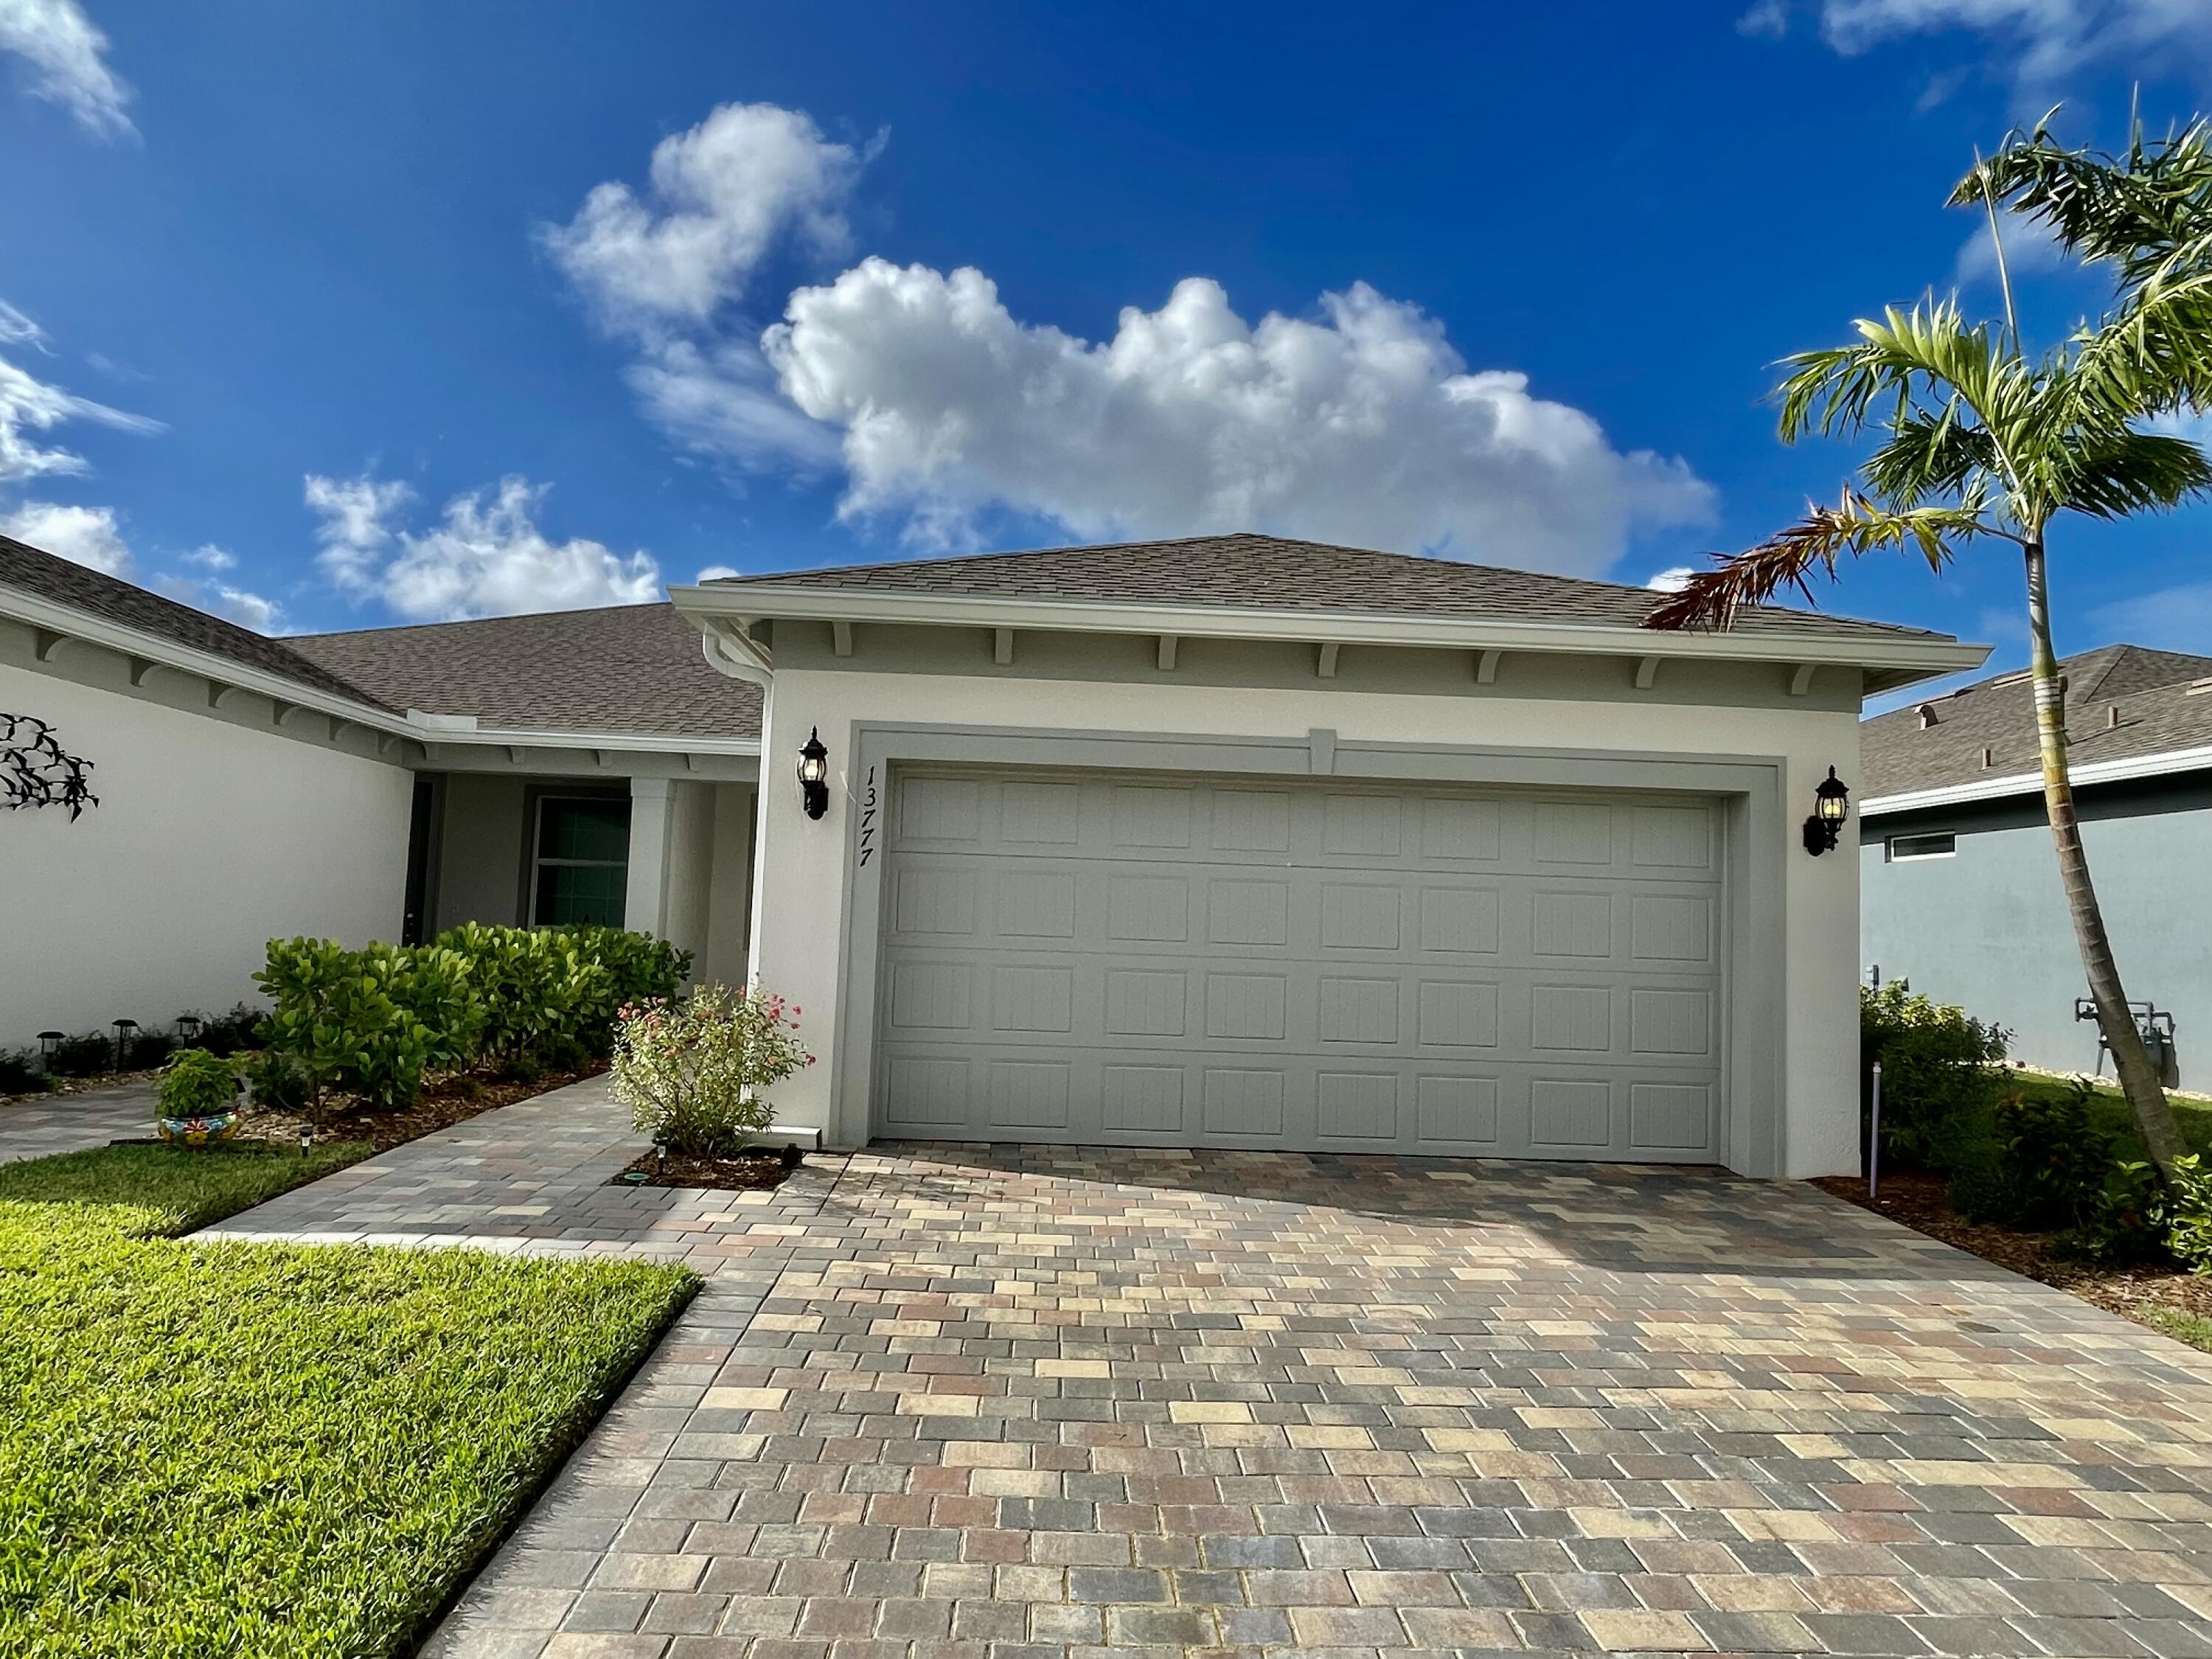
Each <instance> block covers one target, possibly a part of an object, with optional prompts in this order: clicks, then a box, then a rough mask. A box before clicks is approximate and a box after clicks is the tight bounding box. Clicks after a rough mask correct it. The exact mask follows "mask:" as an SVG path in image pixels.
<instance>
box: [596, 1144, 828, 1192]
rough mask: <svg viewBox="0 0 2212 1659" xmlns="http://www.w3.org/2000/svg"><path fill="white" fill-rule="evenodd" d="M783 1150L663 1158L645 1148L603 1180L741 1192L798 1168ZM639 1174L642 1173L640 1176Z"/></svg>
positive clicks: (777, 1183)
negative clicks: (705, 1156) (620, 1170)
mask: <svg viewBox="0 0 2212 1659" xmlns="http://www.w3.org/2000/svg"><path fill="white" fill-rule="evenodd" d="M797 1150H798V1149H797V1148H796V1147H794V1148H792V1149H791V1152H790V1153H786V1152H780V1151H779V1152H740V1153H738V1156H737V1157H735V1158H701V1157H695V1156H692V1155H690V1154H687V1153H682V1152H671V1153H669V1154H667V1155H666V1156H665V1158H664V1157H662V1156H660V1155H659V1154H656V1153H653V1152H647V1153H645V1154H643V1155H642V1156H641V1157H639V1158H635V1159H633V1160H632V1161H631V1163H630V1164H629V1168H627V1169H625V1170H623V1172H622V1173H621V1174H620V1175H618V1176H615V1177H614V1179H613V1180H611V1181H610V1182H607V1185H608V1186H610V1187H690V1188H704V1189H706V1190H708V1191H711V1192H731V1193H741V1192H744V1191H747V1190H749V1189H754V1188H763V1187H781V1185H783V1183H784V1182H786V1181H787V1180H788V1179H790V1177H791V1175H792V1172H793V1170H797V1169H798V1168H799V1158H797V1157H796V1156H794V1155H793V1154H795V1153H796V1152H797ZM640 1177H642V1179H641V1178H640Z"/></svg>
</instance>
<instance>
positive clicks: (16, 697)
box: [0, 659, 412, 1045]
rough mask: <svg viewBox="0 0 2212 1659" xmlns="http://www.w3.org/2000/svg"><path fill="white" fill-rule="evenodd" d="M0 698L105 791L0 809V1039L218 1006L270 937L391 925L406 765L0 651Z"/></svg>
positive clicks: (164, 1018) (154, 1019)
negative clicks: (70, 676) (94, 799)
mask: <svg viewBox="0 0 2212 1659" xmlns="http://www.w3.org/2000/svg"><path fill="white" fill-rule="evenodd" d="M117 667H118V672H119V671H120V659H117ZM0 708H5V709H8V710H9V711H10V712H13V713H20V714H35V715H37V716H39V717H40V718H41V719H43V720H48V721H50V722H51V723H52V724H53V725H54V726H56V727H57V728H58V732H59V733H60V735H61V738H62V739H63V740H64V743H65V744H66V745H67V746H68V747H69V748H70V750H73V751H75V752H76V753H79V754H82V755H83V756H85V757H88V759H90V760H92V761H93V762H94V763H95V769H94V774H93V785H94V789H95V791H96V792H97V793H98V794H99V796H100V805H98V806H97V807H95V808H94V809H92V810H90V811H87V812H86V813H85V815H84V816H83V817H82V818H80V819H79V820H78V821H77V822H76V823H70V822H69V820H68V817H67V816H66V815H65V814H64V813H62V812H58V811H52V810H51V809H43V810H40V811H18V812H0V872H4V877H5V881H4V887H5V897H4V914H0V940H4V942H0V1044H5V1045H13V1044H16V1043H21V1042H28V1041H29V1040H30V1039H31V1038H32V1037H33V1036H34V1035H35V1034H36V1033H37V1032H39V1031H40V1030H46V1029H47V1028H49V1027H52V1028H56V1029H58V1030H67V1031H80V1030H92V1029H94V1028H104V1027H106V1025H107V1024H108V1022H109V1021H111V1020H112V1019H115V1018H118V1017H119V1016H127V1017H128V1018H132V1019H136V1020H138V1021H139V1022H141V1023H142V1024H146V1025H149V1026H151V1025H155V1024H162V1025H166V1024H167V1023H168V1021H169V1020H170V1019H171V1018H173V1017H174V1016H175V1015H176V1014H177V1013H179V1012H182V1011H185V1010H191V1009H200V1010H209V1011H219V1010H222V1009H227V1008H228V1007H229V1006H231V1005H232V1004H233V1003H234V1002H237V1001H239V1000H241V999H246V998H251V997H252V995H253V994H254V992H253V985H252V974H253V971H254V970H255V969H257V968H258V967H259V966H260V965H261V963H262V961H263V956H264V952H263V947H264V944H265V943H266V942H267V940H268V939H270V938H271V937H274V936H276V935H280V934H281V935H288V936H289V935H291V934H295V933H312V934H320V935H328V936H331V937H335V938H337V939H345V940H347V941H349V942H360V941H362V940H366V939H371V938H381V939H392V938H396V937H398V929H399V923H400V908H401V905H402V903H403V899H404V894H403V889H404V878H405V872H406V859H407V823H408V811H409V803H410V790H411V787H412V779H411V776H410V774H409V773H408V772H407V771H406V770H405V769H403V768H401V767H398V766H394V765H390V764H386V763H383V762H380V761H377V760H374V759H371V758H368V757H363V756H360V755H355V754H349V753H346V752H344V751H343V750H338V749H335V748H331V747H327V746H323V745H319V744H313V743H305V742H300V741H296V740H295V739H293V738H287V737H282V736H279V735H277V734H276V733H275V732H267V731H259V730H254V729H252V728H250V727H247V726H242V725H239V724H236V723H234V722H232V721H229V720H216V719H210V718H209V717H208V716H206V715H205V714H196V713H192V712H189V711H187V710H185V709H182V708H173V707H168V706H166V705H165V704H164V703H162V702H156V701H152V700H150V699H147V698H141V697H134V696H129V695H126V694H125V693H123V692H120V691H112V690H103V689H100V688H99V687H96V686H91V685H85V684H76V683H72V682H71V681H69V680H66V679H63V678H57V677H53V676H49V675H45V674H39V673H33V672H31V671H27V670H26V669H22V668H18V667H15V666H13V665H9V664H6V663H0Z"/></svg>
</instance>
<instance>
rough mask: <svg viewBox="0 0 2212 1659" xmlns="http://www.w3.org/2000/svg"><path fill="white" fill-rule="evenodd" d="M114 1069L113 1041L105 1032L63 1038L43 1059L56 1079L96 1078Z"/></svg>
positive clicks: (89, 1032) (87, 1032)
mask: <svg viewBox="0 0 2212 1659" xmlns="http://www.w3.org/2000/svg"><path fill="white" fill-rule="evenodd" d="M114 1069H115V1039H114V1038H113V1037H112V1036H109V1035H108V1034H107V1033H106V1032H105V1031H86V1032H84V1033H82V1035H80V1036H72V1037H64V1038H63V1039H62V1040H61V1041H60V1042H58V1043H57V1044H56V1045H55V1047H54V1051H53V1053H52V1054H49V1055H48V1056H47V1057H46V1070H47V1071H49V1072H51V1073H53V1075H54V1076H56V1077H100V1076H104V1075H105V1074H106V1073H109V1072H112V1071H113V1070H114Z"/></svg>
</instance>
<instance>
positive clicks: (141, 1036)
mask: <svg viewBox="0 0 2212 1659" xmlns="http://www.w3.org/2000/svg"><path fill="white" fill-rule="evenodd" d="M176 1051H177V1039H176V1038H174V1037H173V1036H170V1035H169V1034H168V1033H167V1031H138V1032H135V1033H133V1034H132V1036H131V1038H130V1040H129V1041H128V1042H125V1044H124V1045H123V1061H124V1064H123V1069H124V1070H125V1071H126V1072H150V1071H152V1070H154V1069H155V1067H156V1066H161V1065H163V1064H165V1063H166V1062H167V1060H168V1058H169V1056H170V1055H171V1054H174V1053H176Z"/></svg>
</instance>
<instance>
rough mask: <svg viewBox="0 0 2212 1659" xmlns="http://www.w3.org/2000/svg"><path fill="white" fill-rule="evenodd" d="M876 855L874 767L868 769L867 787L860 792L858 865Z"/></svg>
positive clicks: (866, 862) (864, 865)
mask: <svg viewBox="0 0 2212 1659" xmlns="http://www.w3.org/2000/svg"><path fill="white" fill-rule="evenodd" d="M875 855H876V769H875V768H874V767H872V766H871V767H870V768H869V769H868V783H867V787H866V788H865V789H864V790H862V791H861V793H860V867H861V868H862V869H863V870H865V869H866V868H867V867H868V860H870V859H872V858H873V857H875Z"/></svg>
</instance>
